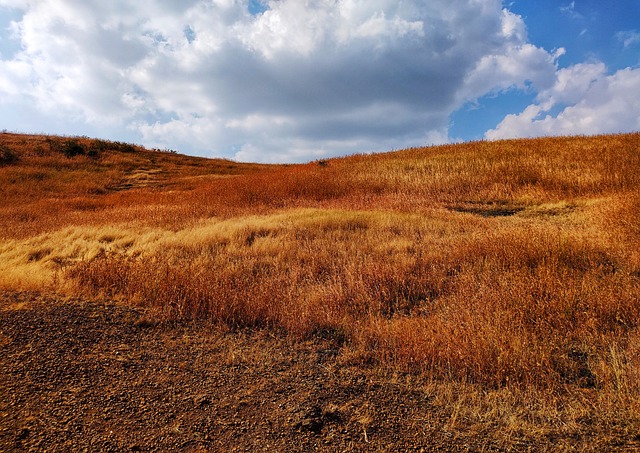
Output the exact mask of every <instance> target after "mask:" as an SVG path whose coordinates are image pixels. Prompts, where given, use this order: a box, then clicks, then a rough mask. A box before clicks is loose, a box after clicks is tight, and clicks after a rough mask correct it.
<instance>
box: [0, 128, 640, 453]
mask: <svg viewBox="0 0 640 453" xmlns="http://www.w3.org/2000/svg"><path fill="white" fill-rule="evenodd" d="M1 140H4V141H3V142H1V143H2V146H3V147H4V148H3V151H2V153H3V154H2V155H0V157H1V158H2V164H1V165H0V185H1V188H2V192H1V193H2V203H1V204H0V226H1V228H2V229H1V230H0V231H1V233H0V288H3V289H5V290H7V291H25V290H30V291H34V290H35V291H40V292H43V291H44V292H50V293H55V294H57V295H58V296H62V295H66V296H72V297H81V298H83V300H103V299H107V300H109V301H111V302H119V303H122V304H124V305H126V306H129V307H132V306H134V307H141V308H142V309H144V310H145V313H146V314H145V317H146V318H145V319H146V321H144V322H148V323H150V324H151V325H163V323H164V322H166V321H178V322H189V321H193V322H198V323H200V322H206V323H210V324H211V325H213V326H216V327H215V328H216V329H221V331H222V332H224V331H232V332H236V331H242V330H243V329H249V330H251V331H256V332H265V333H267V334H268V335H275V336H277V337H278V338H286V339H287V341H293V342H294V343H295V344H300V343H304V342H305V341H310V340H313V341H324V342H329V343H331V344H332V345H334V346H332V348H335V351H336V352H335V354H336V358H335V361H332V362H330V363H332V364H343V365H344V364H349V366H352V365H355V366H363V367H369V366H373V368H372V369H378V370H392V372H396V373H405V374H406V375H407V376H415V377H419V378H420V379H427V380H432V381H434V382H438V383H444V384H443V385H449V386H450V385H456V386H460V387H459V391H460V392H461V393H460V395H462V397H463V399H462V400H458V403H456V404H460V405H461V407H460V408H459V409H460V411H461V414H462V413H464V414H466V415H465V417H467V421H469V420H476V421H477V422H478V423H481V422H480V421H478V420H480V419H483V417H484V418H485V419H486V420H487V422H488V423H494V422H495V423H497V424H499V425H500V428H499V429H498V430H497V431H496V433H497V434H496V435H498V436H507V434H505V433H507V432H509V430H513V429H516V428H514V426H512V425H509V423H506V422H505V418H503V417H502V415H504V413H503V412H501V411H502V409H500V407H503V406H502V405H503V404H504V403H505V402H504V400H500V401H498V400H497V399H495V398H498V397H497V396H496V395H501V396H500V397H499V398H498V399H500V398H503V397H504V395H505V393H504V392H507V393H506V394H507V395H511V396H513V398H514V399H513V401H512V403H513V405H512V406H510V407H511V409H509V410H510V411H511V410H513V411H517V410H520V411H522V412H521V413H520V415H518V416H517V417H516V418H517V423H516V424H517V425H518V426H519V428H517V429H521V430H524V431H525V432H526V434H523V435H524V437H525V438H527V439H533V438H537V437H536V436H541V435H542V436H546V435H550V436H552V434H550V433H552V432H556V433H557V431H554V430H553V429H551V428H550V427H549V425H548V424H547V423H551V422H550V420H557V418H554V417H553V416H551V415H550V414H552V413H556V414H557V413H559V412H557V411H560V412H562V414H563V415H562V418H563V419H565V420H566V422H567V423H572V424H573V425H571V426H573V427H574V428H575V431H574V432H580V433H582V434H581V436H584V435H587V434H585V433H588V432H589V430H590V429H593V430H595V431H597V433H598V434H594V436H599V437H598V442H604V444H606V445H609V446H611V445H610V444H608V442H609V441H608V440H606V439H605V438H604V437H602V436H605V437H606V433H607V432H608V431H611V432H614V431H615V432H616V433H617V434H616V436H617V437H616V438H617V439H618V441H616V442H619V441H620V438H621V437H622V438H623V439H624V440H623V441H621V442H622V444H626V445H627V446H629V445H632V444H633V442H635V440H636V436H637V435H638V433H639V432H640V417H639V416H638V414H640V407H638V404H639V401H640V398H638V396H639V395H640V373H639V372H638V370H640V335H639V330H638V328H639V324H638V322H639V320H640V248H639V247H638V243H640V218H639V217H640V134H624V135H608V136H597V137H560V138H542V139H533V140H509V141H501V142H478V143H468V144H460V145H446V146H438V147H429V148H416V149H409V150H403V151H397V152H390V153H385V154H376V155H357V156H350V157H345V158H337V159H329V160H325V161H318V162H312V163H309V164H304V165H288V166H268V165H263V166H261V165H252V164H236V163H233V162H228V161H220V160H206V159H197V158H191V157H186V156H180V155H176V154H174V153H162V152H155V151H146V150H142V149H138V148H135V147H131V145H126V144H117V143H109V142H104V143H103V144H101V145H97V143H102V142H95V141H93V142H92V141H90V140H88V139H76V143H75V145H74V144H73V143H68V142H69V140H68V139H55V138H50V137H29V136H13V135H10V134H4V135H2V136H0V141H1ZM20 140H22V141H20ZM56 140H57V142H56ZM50 142H56V143H58V144H53V145H47V144H48V143H50ZM19 143H22V145H20V144H19ZM76 145H78V146H76ZM47 146H49V148H47ZM94 148H95V149H98V151H97V152H96V153H94V152H93V151H92V150H93V149H94ZM69 149H75V150H76V151H74V152H71V151H69ZM80 150H83V151H82V152H80ZM2 156H4V157H2ZM58 296H56V297H58ZM372 373H374V374H375V372H373V371H372ZM465 389H466V390H465ZM478 389H479V390H478ZM465 392H467V393H465ZM474 392H480V393H474ZM496 392H497V393H496ZM479 394H483V395H486V397H480V396H478V395H479ZM464 395H467V396H464ZM471 395H475V396H473V397H472V396H471ZM492 395H493V396H492ZM464 398H467V400H464ZM491 398H494V399H493V400H492V399H491ZM465 401H466V402H465ZM466 404H468V407H464V406H465V405H466ZM510 404H511V403H510ZM567 404H569V407H570V409H571V410H565V409H567V408H566V407H565V406H566V405H567ZM532 405H535V407H534V406H532ZM479 407H484V409H482V410H481V411H480V409H479ZM561 408H564V409H561ZM485 409H486V410H485ZM474 411H475V412H474ZM478 411H480V412H478ZM531 411H534V412H535V413H537V414H539V415H540V414H542V415H540V416H539V417H537V418H535V420H532V419H530V418H527V417H528V416H527V414H528V413H530V412H531ZM554 411H556V412H554ZM480 414H482V415H480ZM500 414H502V415H500ZM544 414H546V415H544ZM589 414H590V415H589ZM450 416H451V417H454V418H456V417H458V415H455V414H450ZM585 417H586V418H585ZM545 420H547V421H545ZM474 423H475V422H474ZM505 423H506V424H505ZM514 423H515V422H514ZM572 429H573V428H569V431H571V430H572ZM536 430H538V431H536ZM536 433H537V434H536ZM540 433H546V434H540ZM483 435H486V432H485V433H484V434H483ZM583 440H584V439H583ZM551 444H553V442H551V443H550V445H551ZM588 444H589V442H588V441H585V443H584V444H582V445H583V446H585V445H588ZM505 445H512V444H509V443H508V442H507V444H505ZM594 445H595V444H594Z"/></svg>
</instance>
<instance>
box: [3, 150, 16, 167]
mask: <svg viewBox="0 0 640 453" xmlns="http://www.w3.org/2000/svg"><path fill="white" fill-rule="evenodd" d="M17 161H18V155H17V154H16V153H15V152H14V151H13V150H12V149H11V148H9V147H8V146H5V145H0V165H11V164H14V163H16V162H17Z"/></svg>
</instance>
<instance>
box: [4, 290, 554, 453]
mask: <svg viewBox="0 0 640 453" xmlns="http://www.w3.org/2000/svg"><path fill="white" fill-rule="evenodd" d="M152 319H153V318H152V317H150V316H149V314H148V313H147V312H145V311H144V310H141V309H136V308H131V307H126V306H122V305H117V304H113V303H106V302H103V303H99V302H95V301H94V302H87V301H82V300H77V299H61V298H59V297H55V296H46V295H39V294H31V293H0V349H1V351H2V354H1V355H0V452H13V451H42V452H44V451H48V452H71V451H74V452H81V451H87V452H127V451H129V452H173V451H179V452H217V451H220V452H227V451H229V452H232V451H251V452H253V451H270V452H308V451H328V452H333V451H335V452H338V451H340V452H343V451H346V452H349V451H363V452H378V451H425V452H429V451H493V450H503V449H506V448H508V449H515V450H525V451H526V450H539V449H540V450H547V449H553V444H547V445H544V446H542V445H535V444H533V443H527V442H520V443H518V441H517V440H515V439H514V440H513V442H510V443H509V445H497V444H495V443H492V442H491V441H490V438H491V437H490V436H479V435H478V433H477V432H474V431H472V430H465V429H464V427H461V428H460V429H452V428H451V427H452V426H453V425H452V423H451V417H452V412H451V410H449V409H447V408H443V407H442V405H438V404H435V402H434V394H433V386H431V387H430V386H428V385H426V384H425V383H423V382H420V381H419V380H417V379H416V378H415V377H412V376H409V375H402V374H398V373H392V372H387V371H384V370H380V369H375V368H372V367H367V366H363V365H362V363H358V364H356V363H350V361H349V360H348V359H345V357H344V355H343V354H341V352H340V349H339V348H338V346H337V345H336V344H334V343H333V342H332V341H331V340H329V339H317V340H314V341H308V342H302V341H295V342H294V341H291V340H287V339H286V338H284V337H278V336H274V334H273V333H269V332H264V331H262V332H261V331H258V332H248V331H240V332H225V331H222V330H221V329H219V328H215V327H211V326H207V325H204V324H194V323H178V324H175V323H174V324H170V325H169V324H160V323H156V322H153V320H152ZM487 429H491V428H490V427H487Z"/></svg>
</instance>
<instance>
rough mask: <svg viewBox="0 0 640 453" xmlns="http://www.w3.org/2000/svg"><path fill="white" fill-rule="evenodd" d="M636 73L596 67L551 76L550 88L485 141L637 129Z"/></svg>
mask: <svg viewBox="0 0 640 453" xmlns="http://www.w3.org/2000/svg"><path fill="white" fill-rule="evenodd" d="M633 93H640V68H636V69H632V68H627V69H622V70H619V71H617V72H615V73H614V74H611V75H607V71H606V67H605V65H604V64H602V63H592V64H578V65H574V66H571V67H569V68H565V69H561V70H559V71H558V72H557V75H556V81H555V83H554V85H553V86H552V87H550V88H549V89H547V90H543V91H542V92H540V93H539V94H538V96H537V99H536V103H534V104H531V105H529V106H528V107H526V108H525V109H524V110H523V111H522V112H521V113H519V114H512V115H507V117H506V118H504V120H503V121H502V122H501V123H500V124H498V126H497V127H496V128H495V129H493V130H490V131H488V132H487V133H486V134H485V135H486V137H487V138H488V139H500V138H513V137H534V136H544V135H572V134H586V135H589V134H599V133H617V132H627V131H637V130H640V99H638V97H637V96H634V95H633Z"/></svg>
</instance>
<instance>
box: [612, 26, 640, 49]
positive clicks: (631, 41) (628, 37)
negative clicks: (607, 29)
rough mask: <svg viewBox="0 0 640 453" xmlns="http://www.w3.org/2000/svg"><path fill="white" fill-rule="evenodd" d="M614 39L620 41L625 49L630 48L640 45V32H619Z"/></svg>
mask: <svg viewBox="0 0 640 453" xmlns="http://www.w3.org/2000/svg"><path fill="white" fill-rule="evenodd" d="M616 39H617V40H618V41H620V42H621V43H622V45H623V46H624V47H625V48H627V47H632V46H635V45H637V44H640V32H637V31H635V30H625V31H619V32H618V33H616Z"/></svg>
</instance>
